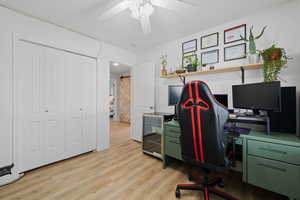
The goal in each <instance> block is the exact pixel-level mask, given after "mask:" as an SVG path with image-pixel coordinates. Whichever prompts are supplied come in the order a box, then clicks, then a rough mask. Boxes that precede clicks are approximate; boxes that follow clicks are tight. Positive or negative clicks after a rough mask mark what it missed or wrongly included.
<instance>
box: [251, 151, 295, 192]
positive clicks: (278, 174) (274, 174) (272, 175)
mask: <svg viewBox="0 0 300 200" xmlns="http://www.w3.org/2000/svg"><path fill="white" fill-rule="evenodd" d="M247 158H248V166H247V171H248V174H247V175H248V183H250V184H253V185H256V186H259V187H262V188H264V189H267V190H270V191H273V192H276V193H280V194H283V195H286V196H289V197H293V198H299V197H300V192H299V185H300V167H299V166H296V165H291V164H287V163H283V162H278V161H274V160H269V159H264V158H259V157H256V156H248V157H247Z"/></svg>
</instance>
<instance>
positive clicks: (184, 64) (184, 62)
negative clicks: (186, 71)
mask: <svg viewBox="0 0 300 200" xmlns="http://www.w3.org/2000/svg"><path fill="white" fill-rule="evenodd" d="M190 57H192V60H193V61H195V60H198V56H197V54H195V53H194V54H190V55H183V56H182V67H184V68H186V67H188V65H189V64H190V62H189V58H190Z"/></svg>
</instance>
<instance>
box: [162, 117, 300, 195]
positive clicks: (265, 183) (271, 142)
mask: <svg viewBox="0 0 300 200" xmlns="http://www.w3.org/2000/svg"><path fill="white" fill-rule="evenodd" d="M180 135H181V131H180V127H179V123H178V122H177V121H170V122H165V123H164V134H163V138H164V139H163V141H164V145H163V148H164V149H163V161H164V167H166V166H167V164H168V157H171V158H175V159H178V160H182V156H181V145H180V139H179V138H180ZM236 144H240V145H242V146H243V167H242V168H243V172H242V173H243V182H245V183H249V184H252V185H255V186H258V187H261V188H264V189H266V190H270V191H273V192H276V193H279V194H282V195H285V196H288V197H289V198H290V199H291V200H292V199H296V200H300V189H299V187H300V140H299V139H298V138H297V137H296V135H292V134H288V133H286V134H285V133H271V135H266V134H265V133H262V132H255V131H251V132H250V134H249V135H241V136H240V137H239V138H238V139H237V141H236Z"/></svg>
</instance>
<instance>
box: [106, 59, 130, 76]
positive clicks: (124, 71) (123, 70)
mask: <svg viewBox="0 0 300 200" xmlns="http://www.w3.org/2000/svg"><path fill="white" fill-rule="evenodd" d="M112 63H113V62H112ZM112 63H111V64H110V73H112V74H116V75H128V74H130V70H131V67H129V66H127V65H123V64H119V65H118V66H114V65H113V64H112Z"/></svg>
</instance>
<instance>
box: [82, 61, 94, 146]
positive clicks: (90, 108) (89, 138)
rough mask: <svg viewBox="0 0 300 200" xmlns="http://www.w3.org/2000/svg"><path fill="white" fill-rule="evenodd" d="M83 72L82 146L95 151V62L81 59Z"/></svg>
mask: <svg viewBox="0 0 300 200" xmlns="http://www.w3.org/2000/svg"><path fill="white" fill-rule="evenodd" d="M82 65H83V67H84V70H83V73H82V75H83V95H82V96H83V145H84V147H83V148H84V151H85V152H88V151H92V150H95V149H96V60H94V59H91V58H82Z"/></svg>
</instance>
